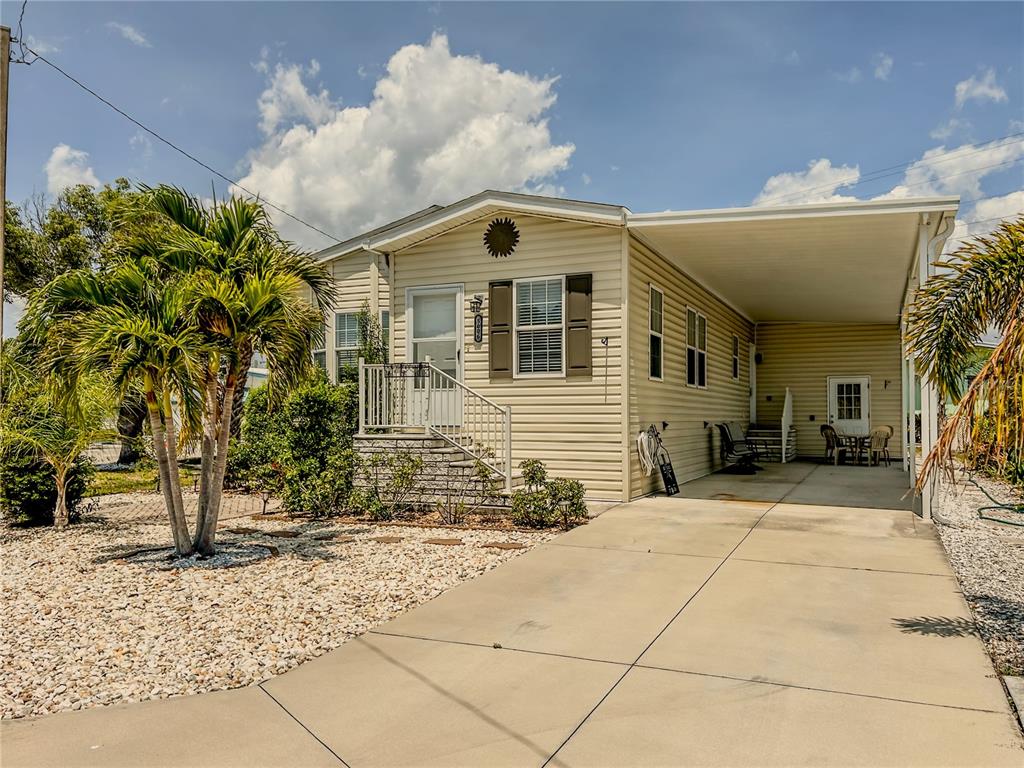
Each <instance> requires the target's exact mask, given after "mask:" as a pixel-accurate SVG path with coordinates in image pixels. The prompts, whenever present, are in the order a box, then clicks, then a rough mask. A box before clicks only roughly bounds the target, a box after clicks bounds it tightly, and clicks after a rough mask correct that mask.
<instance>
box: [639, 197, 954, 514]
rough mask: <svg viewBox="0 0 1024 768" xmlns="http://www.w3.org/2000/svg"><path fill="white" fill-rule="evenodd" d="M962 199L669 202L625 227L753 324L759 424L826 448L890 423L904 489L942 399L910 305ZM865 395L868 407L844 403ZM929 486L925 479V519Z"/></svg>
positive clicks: (805, 445) (753, 409)
mask: <svg viewBox="0 0 1024 768" xmlns="http://www.w3.org/2000/svg"><path fill="white" fill-rule="evenodd" d="M958 205H959V199H958V198H956V197H936V198H915V199H888V200H873V201H842V202H835V203H821V204H817V205H797V206H782V207H765V208H758V207H747V208H732V209H721V210H701V211H665V212H662V213H643V214H630V215H629V216H628V227H629V231H630V233H631V234H632V235H633V236H634V237H636V238H637V239H639V240H640V241H641V242H643V243H645V244H647V245H648V246H649V247H651V248H652V249H654V250H656V251H657V252H658V253H659V254H661V255H662V256H663V257H664V258H665V259H667V260H668V261H670V262H672V263H673V264H674V265H675V266H676V267H678V268H679V269H680V270H682V271H683V272H684V273H686V274H687V275H689V276H691V277H692V278H693V279H694V280H695V281H696V282H698V283H699V284H700V285H702V286H705V287H707V288H708V290H710V291H711V292H712V293H713V294H715V295H716V296H717V297H718V298H720V299H721V300H722V301H724V302H725V303H726V304H728V305H729V306H731V307H732V308H733V309H734V310H736V311H737V312H738V313H740V314H741V315H743V316H744V317H745V318H747V319H748V320H750V321H751V322H752V323H753V324H754V328H755V340H754V344H752V345H751V349H750V358H751V361H752V363H751V370H752V373H751V380H750V390H751V397H750V419H749V420H750V422H751V423H758V424H762V423H773V424H775V425H779V427H780V432H779V433H780V435H785V436H788V434H789V429H790V427H793V428H795V430H796V433H797V434H796V441H797V448H798V451H799V453H800V454H801V455H802V456H810V455H813V454H816V453H817V452H818V446H819V445H821V439H820V427H821V425H822V424H826V423H828V424H834V425H836V427H837V428H839V427H840V423H841V422H847V423H848V426H849V427H850V434H866V433H867V432H868V431H870V429H872V428H874V427H877V426H883V425H884V426H889V427H891V428H892V429H893V432H894V440H893V442H894V445H895V446H897V450H896V457H897V458H898V460H899V463H900V464H901V466H902V468H903V470H904V471H905V472H906V474H905V475H904V477H903V485H904V487H905V488H906V487H911V486H913V485H914V480H915V479H916V476H917V472H916V464H917V461H918V453H919V452H920V453H921V454H927V452H928V451H929V450H930V449H931V446H932V444H933V443H934V441H935V439H936V437H937V431H938V426H937V418H938V397H937V393H936V391H935V388H934V387H933V386H932V385H931V384H930V383H928V382H927V381H926V380H921V379H920V378H919V377H920V371H919V370H918V366H917V365H916V364H915V361H913V360H911V359H910V356H909V355H908V353H907V351H906V350H907V345H906V340H905V335H904V327H903V320H904V318H903V315H904V311H905V308H906V306H907V305H908V303H909V301H910V299H911V298H912V296H913V294H914V292H915V291H916V290H917V288H918V286H919V285H922V284H923V283H924V282H926V281H927V280H928V279H929V277H931V275H932V274H933V273H934V263H933V262H934V261H935V260H936V259H937V257H938V255H939V254H940V253H941V251H942V248H943V246H944V244H945V242H946V239H947V238H948V237H949V235H950V234H951V233H952V231H953V226H954V220H955V216H956V211H957V208H958ZM755 363H756V364H755ZM918 390H920V398H919V399H920V405H919V406H918V404H917V401H918ZM862 401H863V402H864V403H865V404H866V405H865V408H864V411H863V412H861V411H860V410H857V411H856V415H854V410H853V409H848V408H846V404H848V403H856V408H857V409H859V408H860V404H861V402H862ZM784 403H787V405H786V406H785V408H784ZM790 404H791V405H790ZM873 409H874V411H875V412H872V410H873ZM844 411H846V412H845V413H844ZM918 413H919V415H920V438H918V437H917V435H916V429H915V416H916V415H917V414H918ZM664 419H665V420H667V421H669V422H671V421H672V420H673V414H671V413H668V414H665V416H664ZM839 431H840V432H842V429H839ZM780 439H782V440H786V439H788V438H787V437H782V438H780ZM812 449H813V450H812ZM842 477H844V478H845V475H843V476H842ZM839 478H840V475H835V479H837V480H838V479H839ZM817 479H821V480H823V479H824V478H823V477H821V478H817ZM931 496H932V489H931V488H930V487H929V488H926V489H925V490H924V493H923V494H922V501H921V506H920V508H921V511H922V514H923V515H924V516H925V517H929V516H930V512H931Z"/></svg>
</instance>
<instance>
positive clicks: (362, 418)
mask: <svg viewBox="0 0 1024 768" xmlns="http://www.w3.org/2000/svg"><path fill="white" fill-rule="evenodd" d="M364 366H365V361H364V360H363V358H362V356H360V358H359V434H360V435H362V434H365V433H366V402H367V399H368V398H367V396H366V395H367V392H366V368H365V367H364Z"/></svg>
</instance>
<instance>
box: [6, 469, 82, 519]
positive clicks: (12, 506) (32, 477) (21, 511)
mask: <svg viewBox="0 0 1024 768" xmlns="http://www.w3.org/2000/svg"><path fill="white" fill-rule="evenodd" d="M94 474H95V469H93V465H92V462H91V461H89V460H88V459H86V458H84V457H80V458H79V459H78V460H77V461H76V462H75V464H74V467H73V468H72V470H71V472H70V473H68V483H67V491H66V494H67V504H68V511H69V513H70V522H76V521H77V520H78V519H79V517H80V516H81V513H82V503H81V502H82V498H83V497H84V496H85V493H86V490H87V489H88V487H89V483H90V482H91V480H92V478H93V475H94ZM56 507H57V485H56V480H55V478H54V473H53V467H51V466H50V465H49V464H47V463H46V462H45V461H43V460H42V459H39V458H36V457H35V456H34V455H33V454H32V453H30V452H26V451H9V452H7V453H6V454H5V455H3V456H0V511H2V512H3V518H4V519H5V520H8V521H10V522H12V523H16V524H19V525H52V524H53V512H54V510H55V509H56Z"/></svg>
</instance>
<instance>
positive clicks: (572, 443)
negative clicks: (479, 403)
mask: <svg viewBox="0 0 1024 768" xmlns="http://www.w3.org/2000/svg"><path fill="white" fill-rule="evenodd" d="M503 215H504V214H503ZM508 215H510V216H511V217H512V218H513V219H514V220H515V222H516V226H517V227H518V228H519V231H520V241H519V245H518V247H517V248H516V250H515V252H514V253H513V254H512V255H511V256H509V257H507V258H499V259H495V258H492V257H491V256H490V255H488V253H487V251H486V249H485V248H484V245H483V235H484V231H485V229H486V228H487V225H488V224H489V223H490V221H491V220H492V219H493V218H495V217H490V216H489V217H488V218H487V219H486V220H481V221H479V222H475V223H472V224H467V225H465V226H463V227H461V228H459V229H456V230H454V231H452V232H450V233H448V234H445V235H441V236H439V237H436V238H434V239H433V240H429V241H427V242H425V243H421V244H419V245H416V246H413V247H411V248H408V249H406V250H404V251H400V252H398V253H396V254H394V255H393V256H392V263H393V270H392V279H393V287H394V290H393V294H392V296H393V309H394V314H393V315H392V328H393V345H392V349H393V352H394V359H395V360H397V361H403V360H406V359H407V357H408V355H407V350H406V341H407V328H406V291H407V289H409V288H414V287H423V286H431V285H448V284H457V283H461V284H463V286H464V288H463V290H464V293H463V320H464V322H463V329H464V330H463V338H464V370H465V375H464V382H465V384H466V385H467V386H468V387H470V388H472V389H474V390H476V391H477V392H479V393H481V394H483V395H485V396H486V397H489V398H491V399H492V400H494V401H496V402H498V403H500V404H502V405H510V406H511V407H512V449H513V461H514V463H515V464H518V463H519V461H521V460H522V459H525V458H535V459H540V460H542V461H544V462H545V463H546V464H547V467H548V471H549V472H550V473H551V474H553V475H558V476H562V477H569V478H575V479H578V480H581V481H582V482H583V483H584V485H585V486H586V489H587V494H588V496H590V497H592V498H609V499H619V498H621V496H622V486H623V480H622V464H623V457H622V450H623V440H622V415H621V414H622V403H621V398H622V387H621V378H622V377H621V368H622V366H621V340H622V339H621V336H622V332H621V327H622V294H621V267H622V231H621V229H620V228H617V227H604V226H598V225H591V224H577V223H573V222H565V221H555V220H549V219H544V218H538V217H529V216H523V215H518V214H508ZM579 273H590V274H591V275H592V276H593V305H592V306H593V313H592V343H591V349H592V359H593V363H592V374H591V375H590V376H585V377H570V378H564V377H561V376H558V377H553V378H517V379H495V380H494V381H492V380H491V378H490V372H489V364H488V347H487V333H486V328H487V313H488V310H489V307H488V304H489V301H488V300H487V298H486V297H487V296H488V287H489V284H490V283H491V282H492V281H497V280H508V279H522V278H531V277H544V276H554V275H573V274H579ZM474 294H481V295H482V296H484V297H485V301H484V308H483V314H484V327H485V333H484V341H483V342H482V343H479V344H476V343H474V342H473V318H472V315H471V313H470V310H469V300H470V299H471V298H472V297H473V295H474ZM602 337H608V340H609V344H608V347H607V349H606V348H605V347H604V346H603V345H602V344H601V338H602Z"/></svg>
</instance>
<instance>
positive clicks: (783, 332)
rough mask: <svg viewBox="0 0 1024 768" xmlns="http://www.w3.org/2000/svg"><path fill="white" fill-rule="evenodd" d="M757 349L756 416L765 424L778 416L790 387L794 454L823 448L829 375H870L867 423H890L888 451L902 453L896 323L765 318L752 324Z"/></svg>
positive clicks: (814, 453) (819, 451)
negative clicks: (822, 321) (757, 323)
mask: <svg viewBox="0 0 1024 768" xmlns="http://www.w3.org/2000/svg"><path fill="white" fill-rule="evenodd" d="M757 351H758V352H759V353H760V354H761V356H762V362H761V364H760V365H758V366H757V421H758V422H759V423H762V424H767V423H772V422H778V421H779V420H780V419H781V418H782V405H783V402H784V400H785V395H786V387H789V388H790V390H791V391H792V393H793V424H794V426H796V430H797V445H796V448H797V453H798V454H800V455H801V456H818V455H821V454H822V453H823V452H824V450H825V442H824V440H823V439H822V437H821V431H820V429H821V425H822V424H826V423H828V377H829V376H870V377H871V428H872V429H874V428H875V427H880V426H883V425H888V426H890V427H892V428H893V430H894V432H895V434H894V435H893V438H892V439H891V440H890V441H889V453H890V454H891V455H892V456H895V457H897V458H898V457H899V456H900V455H901V453H900V452H901V446H902V441H901V439H900V438H901V429H900V418H901V404H900V395H901V392H902V385H901V379H900V336H899V327H898V326H897V325H895V324H893V325H864V324H815V323H792V324H789V323H779V324H773V323H765V324H760V325H758V326H757ZM769 397H770V398H771V400H769V399H768V398H769ZM811 416H813V417H814V421H811Z"/></svg>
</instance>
